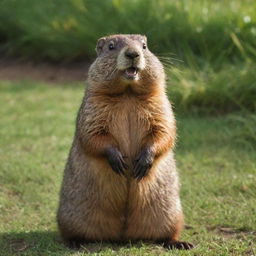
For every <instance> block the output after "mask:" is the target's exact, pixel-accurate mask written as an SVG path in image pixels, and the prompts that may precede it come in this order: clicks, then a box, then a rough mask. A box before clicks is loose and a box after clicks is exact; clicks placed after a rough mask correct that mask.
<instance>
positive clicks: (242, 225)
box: [0, 81, 256, 256]
mask: <svg viewBox="0 0 256 256" xmlns="http://www.w3.org/2000/svg"><path fill="white" fill-rule="evenodd" d="M83 90H84V86H83V85H75V84H71V85H56V86H52V85H47V84H40V83H33V82H26V81H24V82H12V83H11V82H1V83H0V104H1V105H0V116H1V121H0V122H1V125H0V138H1V140H0V209H1V210H0V255H4V256H11V255H47V256H48V255H51V256H53V255H55V256H60V255H86V254H87V253H89V252H91V253H94V255H212V256H215V255H221V256H224V255H225V256H228V255H236V256H241V255H255V254H256V250H255V247H254V245H255V243H256V239H255V234H256V221H255V216H256V197H255V195H256V185H255V184H256V176H255V173H256V161H255V160H256V158H255V144H256V141H255V131H254V129H253V128H254V127H255V120H256V119H255V116H254V117H253V115H250V117H251V118H250V119H248V120H250V122H247V121H246V120H247V119H246V118H247V116H246V115H244V113H235V114H232V115H223V116H210V117H209V116H203V117H202V116H200V115H193V116H192V115H190V116H188V115H182V114H177V120H178V128H179V140H178V144H177V148H176V158H177V164H178V167H179V170H180V176H181V183H182V190H181V197H182V202H183V207H184V212H185V216H186V223H187V225H188V226H187V229H186V230H184V232H183V234H182V239H184V240H188V241H190V242H193V243H194V244H196V245H197V248H196V249H194V250H192V251H189V252H177V251H165V250H164V249H162V248H161V247H159V246H154V245H148V244H136V245H134V246H132V245H125V246H117V245H111V244H91V245H88V246H86V248H84V250H81V251H80V252H76V251H71V250H69V249H67V248H65V247H64V246H63V245H62V244H61V243H60V238H59V236H58V233H57V228H56V221H55V214H56V208H57V203H58V192H59V189H60V182H61V179H62V174H63V168H64V165H65V160H66V158H67V154H68V150H69V147H70V145H71V142H72V137H73V133H74V128H75V126H74V122H75V117H76V112H77V110H78V107H79V105H80V101H81V99H82V96H83ZM253 120H254V121H253ZM248 134H249V135H250V136H251V137H249V139H248ZM252 138H254V140H253V139H252Z"/></svg>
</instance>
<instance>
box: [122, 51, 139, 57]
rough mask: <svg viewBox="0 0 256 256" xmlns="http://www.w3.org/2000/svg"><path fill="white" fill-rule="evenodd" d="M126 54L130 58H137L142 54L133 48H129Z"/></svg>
mask: <svg viewBox="0 0 256 256" xmlns="http://www.w3.org/2000/svg"><path fill="white" fill-rule="evenodd" d="M125 56H126V57H127V58H128V59H135V58H137V57H139V56H140V54H139V53H138V52H137V51H135V50H133V49H127V50H126V52H125Z"/></svg>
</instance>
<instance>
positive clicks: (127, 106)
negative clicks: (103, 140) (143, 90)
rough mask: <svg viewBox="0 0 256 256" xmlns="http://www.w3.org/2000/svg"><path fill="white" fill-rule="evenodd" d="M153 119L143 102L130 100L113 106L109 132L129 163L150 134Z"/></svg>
mask: <svg viewBox="0 0 256 256" xmlns="http://www.w3.org/2000/svg"><path fill="white" fill-rule="evenodd" d="M151 118H152V113H151V111H150V110H149V109H148V108H147V104H146V103H143V102H139V101H136V100H132V99H129V98H128V99H124V100H123V101H121V102H119V103H117V104H116V105H114V106H113V109H112V110H111V113H110V118H109V120H108V126H109V131H110V133H111V134H112V136H113V137H114V138H115V140H116V141H117V143H118V145H119V147H120V150H121V152H122V153H123V154H124V156H126V157H127V161H128V162H130V161H132V160H133V158H134V157H135V156H136V155H137V154H138V153H139V150H140V149H141V146H142V142H143V139H144V138H145V136H147V134H149V131H150V127H151V121H150V120H151Z"/></svg>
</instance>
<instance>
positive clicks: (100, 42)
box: [95, 37, 106, 55]
mask: <svg viewBox="0 0 256 256" xmlns="http://www.w3.org/2000/svg"><path fill="white" fill-rule="evenodd" d="M105 42H106V38H105V37H101V38H100V39H99V40H98V42H97V46H96V49H95V50H96V52H97V55H99V54H100V52H101V50H102V48H103V46H104V44H105Z"/></svg>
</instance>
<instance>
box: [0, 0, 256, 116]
mask: <svg viewBox="0 0 256 256" xmlns="http://www.w3.org/2000/svg"><path fill="white" fill-rule="evenodd" d="M112 33H140V34H145V35H147V36H148V41H149V46H150V49H151V50H152V51H153V52H154V53H156V54H157V55H158V56H159V57H160V59H161V60H162V62H163V63H164V64H165V66H167V72H168V73H169V77H170V80H171V81H170V82H169V84H170V85H172V86H171V88H169V89H170V90H172V95H173V96H172V100H173V101H174V103H175V104H176V107H177V108H179V109H181V110H183V111H184V110H187V109H189V110H191V108H192V109H196V110H198V108H197V107H199V109H200V110H201V111H204V112H226V111H233V110H240V109H244V108H245V109H247V110H250V111H255V108H256V101H255V95H256V82H255V81H256V72H255V62H256V2H255V1H254V0H243V1H240V0H222V1H207V0H198V1H192V0H180V1H175V0H158V1H156V0H153V1H150V0H129V1H128V0H104V1H102V0H64V1H63V0H54V1H53V0H45V1H35V0H1V2H0V38H1V41H0V51H1V52H2V54H5V55H6V54H7V55H9V56H19V57H25V58H28V57H29V58H32V59H34V60H37V61H38V60H47V61H51V62H57V63H59V62H62V61H77V60H84V59H87V60H88V59H89V60H91V59H92V58H93V57H94V56H95V51H94V48H95V43H96V41H97V39H98V38H99V37H101V36H104V35H107V34H112Z"/></svg>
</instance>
